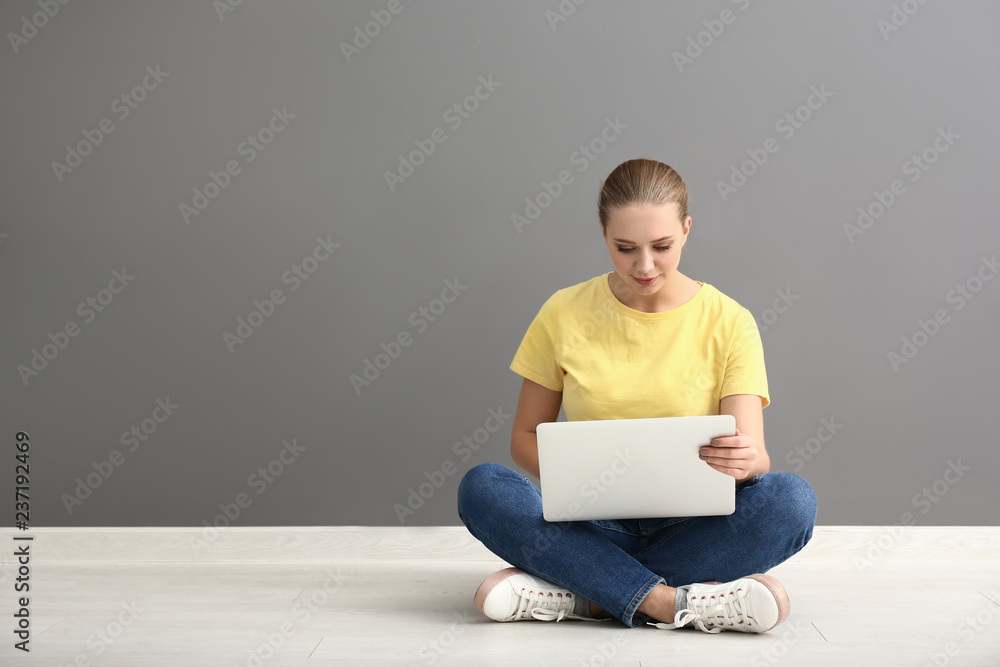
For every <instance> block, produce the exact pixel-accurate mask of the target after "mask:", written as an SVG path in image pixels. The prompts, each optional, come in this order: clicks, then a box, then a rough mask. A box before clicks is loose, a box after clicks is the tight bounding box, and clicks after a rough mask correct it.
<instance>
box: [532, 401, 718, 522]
mask: <svg viewBox="0 0 1000 667" xmlns="http://www.w3.org/2000/svg"><path fill="white" fill-rule="evenodd" d="M535 433H536V434H537V436H538V468H539V477H540V479H541V491H542V514H543V516H544V518H545V520H546V521H580V520H589V519H647V518H655V517H688V516H716V515H718V516H721V515H727V514H732V513H733V512H735V511H736V478H735V477H733V476H732V475H727V474H725V473H723V472H719V471H718V470H715V469H714V468H712V467H711V466H709V465H708V464H707V463H706V462H705V461H702V460H701V459H700V458H699V457H698V450H699V449H700V448H701V447H703V446H705V445H708V444H710V442H711V440H712V438H718V437H724V436H730V435H736V418H735V417H733V416H732V415H706V416H694V417H652V418H646V419H601V420H592V421H561V422H542V423H540V424H538V426H537V427H536V429H535Z"/></svg>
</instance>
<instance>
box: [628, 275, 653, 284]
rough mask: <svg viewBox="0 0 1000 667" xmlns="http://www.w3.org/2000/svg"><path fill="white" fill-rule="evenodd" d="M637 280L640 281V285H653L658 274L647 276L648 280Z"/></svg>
mask: <svg viewBox="0 0 1000 667" xmlns="http://www.w3.org/2000/svg"><path fill="white" fill-rule="evenodd" d="M633 277H635V276H633ZM635 281H636V282H637V283H639V284H640V285H643V286H648V285H652V284H653V283H654V282H656V276H653V277H652V278H647V279H646V280H642V279H640V278H636V279H635Z"/></svg>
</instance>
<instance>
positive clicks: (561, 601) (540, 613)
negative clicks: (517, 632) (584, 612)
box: [513, 588, 603, 623]
mask: <svg viewBox="0 0 1000 667" xmlns="http://www.w3.org/2000/svg"><path fill="white" fill-rule="evenodd" d="M575 603H576V601H575V600H574V599H573V596H572V595H562V594H558V595H552V594H551V593H546V592H544V591H535V590H531V589H524V588H522V589H521V601H520V603H519V604H518V607H517V611H516V612H514V619H513V620H518V621H523V620H525V619H526V618H527V617H528V615H529V614H530V616H531V617H532V618H534V619H535V620H538V621H556V622H557V623H558V622H559V621H561V620H563V619H564V618H573V619H578V620H587V621H600V620H603V619H599V618H589V617H586V616H578V615H577V614H574V613H572V612H573V608H574V606H575Z"/></svg>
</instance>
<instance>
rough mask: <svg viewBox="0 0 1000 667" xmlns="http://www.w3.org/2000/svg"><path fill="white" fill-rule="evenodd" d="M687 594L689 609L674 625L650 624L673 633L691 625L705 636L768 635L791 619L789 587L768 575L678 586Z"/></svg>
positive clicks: (675, 619) (676, 619) (687, 608)
mask: <svg viewBox="0 0 1000 667" xmlns="http://www.w3.org/2000/svg"><path fill="white" fill-rule="evenodd" d="M677 589H678V590H681V589H685V590H686V591H687V595H688V598H687V605H686V607H685V608H684V609H681V610H680V611H679V612H677V615H676V617H675V618H674V622H673V623H650V624H649V625H655V626H656V627H658V628H662V629H664V630H673V629H676V628H680V627H683V626H685V625H687V624H688V623H691V624H692V626H691V627H697V628H698V629H699V630H701V631H702V632H708V633H711V634H715V633H717V632H721V631H722V630H737V631H739V632H767V631H768V630H770V629H771V628H773V627H775V626H776V625H778V624H779V623H781V622H782V621H784V620H785V619H786V618H787V617H788V611H789V609H790V605H789V602H788V594H787V593H785V587H784V586H782V585H781V583H780V582H779V581H778V580H777V579H775V578H774V577H772V576H770V575H767V574H751V575H750V576H748V577H743V578H742V579H737V580H736V581H730V582H729V583H725V584H720V583H718V582H712V583H707V584H706V583H701V584H689V585H687V586H678V587H677Z"/></svg>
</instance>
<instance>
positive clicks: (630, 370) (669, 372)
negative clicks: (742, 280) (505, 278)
mask: <svg viewBox="0 0 1000 667" xmlns="http://www.w3.org/2000/svg"><path fill="white" fill-rule="evenodd" d="M608 275H609V274H602V275H600V276H597V277H595V278H591V279H590V280H586V281H584V282H582V283H578V284H576V285H573V286H572V287H566V288H564V289H561V290H559V291H557V292H556V293H555V294H553V295H552V296H550V297H549V298H548V299H547V300H546V301H545V303H543V304H542V306H541V308H540V309H539V311H538V314H537V315H536V316H535V319H534V321H532V323H531V325H530V326H529V327H528V330H527V332H526V333H525V334H524V338H523V340H522V341H521V344H520V346H519V347H518V349H517V352H516V353H515V354H514V360H513V361H512V362H511V364H510V368H511V370H512V371H514V372H515V373H517V374H518V375H522V376H524V377H526V378H528V379H529V380H532V381H533V382H537V383H538V384H540V385H542V386H543V387H546V388H548V389H551V390H553V391H562V393H563V395H562V401H563V410H565V412H566V419H567V420H568V421H579V420H592V419H640V418H644V417H686V416H693V415H717V414H719V400H720V399H721V398H722V397H723V396H729V395H730V394H756V395H758V396H760V398H761V407H762V408H763V407H767V405H768V404H769V403H770V398H769V396H768V391H767V374H766V372H765V370H764V348H763V345H762V343H761V339H760V332H759V331H758V329H757V322H756V321H755V320H754V318H753V314H752V313H751V312H750V311H749V310H747V309H746V308H744V307H743V306H741V305H740V304H739V303H737V302H736V301H735V300H734V299H732V298H731V297H728V296H726V295H725V294H723V293H722V292H720V291H719V290H718V289H716V288H715V287H714V286H712V285H710V284H708V283H702V282H701V281H698V282H699V284H701V286H702V287H701V289H699V290H698V293H697V294H695V296H694V297H693V298H691V299H690V300H689V301H687V302H686V303H683V304H681V305H680V306H678V307H676V308H673V309H672V310H668V311H666V312H662V313H644V312H642V311H638V310H635V309H633V308H629V307H628V306H626V305H625V304H623V303H622V302H621V301H619V300H618V298H617V297H616V296H615V295H614V293H612V291H611V286H610V285H609V284H608Z"/></svg>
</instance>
